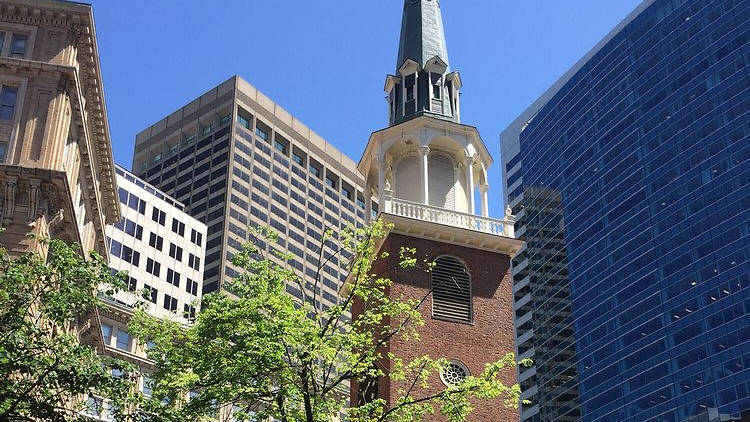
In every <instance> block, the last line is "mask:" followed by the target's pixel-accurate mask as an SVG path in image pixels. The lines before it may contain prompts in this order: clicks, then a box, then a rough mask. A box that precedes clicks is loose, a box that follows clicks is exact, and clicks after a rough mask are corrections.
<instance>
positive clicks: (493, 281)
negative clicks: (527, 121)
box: [350, 0, 522, 421]
mask: <svg viewBox="0 0 750 422" xmlns="http://www.w3.org/2000/svg"><path fill="white" fill-rule="evenodd" d="M402 22H403V23H402V26H401V38H400V43H399V52H398V59H397V64H396V66H397V67H396V72H395V73H394V74H393V75H388V76H387V77H386V84H385V91H386V94H387V101H388V105H389V107H388V110H389V119H388V121H389V126H388V127H387V128H385V129H382V130H379V131H376V132H374V133H372V135H371V136H370V139H369V142H368V144H367V147H366V149H365V151H364V153H363V155H362V159H361V160H360V162H359V171H360V172H361V173H362V174H363V175H364V176H365V180H366V183H365V185H366V186H367V188H366V189H365V191H373V192H375V194H376V195H375V196H376V198H377V201H376V204H377V206H378V210H379V214H378V215H379V218H381V219H383V220H385V221H387V222H390V223H392V224H393V227H392V229H390V231H389V233H388V234H387V236H386V237H385V239H384V240H383V243H382V245H379V248H380V249H379V250H380V251H381V252H386V253H387V254H386V258H382V259H378V260H376V261H375V263H374V265H373V267H374V273H376V274H384V275H385V276H387V277H389V278H390V279H391V280H392V281H393V285H392V286H390V287H389V292H388V293H389V295H390V296H391V297H393V298H407V299H412V300H417V301H420V300H424V302H423V303H422V306H421V307H420V308H419V311H420V312H421V313H422V316H423V318H424V326H423V327H421V328H418V331H419V333H420V340H419V341H415V340H414V339H406V340H405V339H403V338H401V336H398V335H397V336H393V338H391V339H389V340H388V341H387V342H386V345H385V346H384V349H386V350H387V351H388V352H389V353H392V354H393V355H395V356H396V357H398V358H399V359H403V361H404V362H411V361H412V360H414V359H417V358H418V357H421V356H424V355H429V356H431V357H434V358H438V357H441V358H446V359H448V360H449V361H450V364H449V365H447V366H446V367H445V368H443V369H442V370H441V371H440V373H439V374H435V375H434V376H432V377H431V378H430V379H428V380H425V383H426V384H427V385H426V386H425V385H422V382H421V381H420V382H419V383H417V382H416V380H414V382H415V384H414V385H411V388H410V386H409V385H410V383H411V382H412V380H410V379H405V380H398V379H395V378H391V377H388V376H383V377H373V378H372V379H360V380H357V381H356V382H352V385H351V394H350V401H351V403H352V404H353V405H357V404H362V403H366V402H368V401H371V400H373V399H375V398H379V399H383V400H384V401H385V403H386V405H387V406H395V405H396V404H397V403H398V400H399V396H400V394H402V393H401V392H403V391H407V390H408V391H409V392H410V394H411V396H410V397H411V399H414V400H419V399H420V398H424V397H425V396H428V395H429V394H431V393H435V392H436V391H440V389H444V388H447V387H451V386H455V385H457V384H458V383H460V382H461V381H463V379H465V378H466V377H467V376H469V375H478V374H480V373H481V372H482V371H483V370H484V368H485V365H486V364H488V363H491V362H494V361H496V360H499V359H501V358H502V357H503V356H504V355H505V354H506V353H507V352H510V351H511V350H512V348H513V337H512V336H513V329H512V326H513V320H512V299H511V277H510V260H511V258H512V257H513V256H514V255H515V254H516V252H517V251H518V250H519V248H520V246H521V243H522V242H520V241H518V240H516V239H514V238H513V222H512V216H510V215H507V214H506V216H505V219H504V220H497V219H492V218H490V217H489V215H488V214H489V207H488V201H487V200H488V189H489V184H488V181H487V170H488V169H489V167H490V166H491V165H492V157H491V156H490V154H489V153H488V151H487V148H486V146H485V144H484V142H483V141H482V138H481V137H480V135H479V132H478V130H477V129H476V128H475V127H473V126H469V125H466V124H462V123H461V116H460V112H459V110H460V104H459V103H460V97H459V91H460V89H461V77H460V75H459V73H458V72H456V71H452V70H451V68H450V65H449V60H448V53H447V48H446V41H445V35H444V30H443V19H442V15H441V10H440V4H439V2H437V1H432V0H419V1H416V0H406V1H404V7H403V20H402ZM477 192H479V194H478V193H477ZM478 195H481V210H477V209H475V203H476V202H477V200H476V199H478V198H477V196H478ZM402 247H407V248H416V253H417V257H418V260H419V259H425V260H427V261H428V262H433V263H434V264H435V267H434V268H433V269H432V270H431V271H430V272H425V271H423V270H421V269H412V268H407V269H404V268H401V267H400V266H399V251H400V250H401V248H402ZM377 255H380V253H378V254H377ZM365 305H366V304H363V303H358V304H357V305H356V306H355V308H354V309H353V311H352V314H353V318H357V315H359V314H360V313H361V310H362V309H363V306H365ZM378 367H379V368H382V370H383V371H384V372H385V373H386V375H387V374H388V373H389V371H390V370H391V369H392V368H394V361H393V360H392V359H390V358H383V360H382V362H380V364H379V365H378ZM515 375H516V374H515V371H514V369H513V368H509V369H508V372H507V373H505V374H501V377H502V379H503V381H504V382H505V383H506V385H512V384H514V383H515ZM415 386H416V387H415ZM471 419H472V420H481V421H516V420H517V419H518V412H517V410H516V409H512V408H510V409H509V408H506V407H505V406H504V404H503V400H502V399H496V400H480V401H478V402H477V403H476V406H475V409H474V411H473V412H472V415H471ZM424 420H425V421H439V420H444V419H443V418H442V417H441V416H439V415H427V416H426V417H425V419H424Z"/></svg>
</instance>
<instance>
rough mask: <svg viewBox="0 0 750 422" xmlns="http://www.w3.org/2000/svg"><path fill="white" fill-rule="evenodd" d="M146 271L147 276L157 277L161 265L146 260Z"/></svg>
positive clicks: (149, 259) (151, 260)
mask: <svg viewBox="0 0 750 422" xmlns="http://www.w3.org/2000/svg"><path fill="white" fill-rule="evenodd" d="M146 271H147V272H148V273H149V274H153V275H155V276H157V277H159V275H160V274H161V263H159V262H156V261H154V260H153V259H151V258H148V259H147V260H146Z"/></svg>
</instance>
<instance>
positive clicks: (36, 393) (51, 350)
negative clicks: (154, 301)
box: [0, 239, 132, 422]
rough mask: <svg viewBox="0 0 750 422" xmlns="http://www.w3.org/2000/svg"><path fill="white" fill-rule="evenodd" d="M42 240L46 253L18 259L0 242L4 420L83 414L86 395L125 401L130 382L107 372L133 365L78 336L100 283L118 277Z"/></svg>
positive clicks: (98, 261)
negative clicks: (101, 351) (108, 355)
mask: <svg viewBox="0 0 750 422" xmlns="http://www.w3.org/2000/svg"><path fill="white" fill-rule="evenodd" d="M40 242H42V243H43V244H45V245H47V246H48V256H47V257H46V259H45V258H44V257H42V256H40V255H39V254H36V253H28V254H25V255H22V256H20V257H18V258H15V259H13V258H11V257H10V256H9V255H8V253H7V251H6V250H5V249H2V248H0V420H3V421H40V420H43V421H55V422H71V421H78V420H84V418H82V417H81V416H80V412H81V411H82V410H84V406H85V403H83V402H84V401H83V400H82V399H83V398H86V397H88V396H92V397H107V398H109V399H111V400H112V402H113V403H116V404H118V403H119V404H125V403H126V402H127V401H128V398H127V396H128V391H129V389H130V383H129V381H128V380H127V379H126V378H115V377H113V376H112V375H111V372H110V371H111V369H112V368H117V369H119V370H122V371H132V368H130V367H129V366H128V365H125V364H124V363H122V362H118V361H115V360H110V359H108V358H104V357H100V356H98V355H97V353H96V350H94V349H93V348H91V347H89V346H87V345H84V344H81V342H80V341H79V337H78V335H77V334H78V333H77V331H78V327H79V323H80V322H81V321H82V320H83V319H85V318H89V317H92V316H94V315H95V308H96V306H97V304H98V300H97V297H96V292H97V289H98V288H99V286H104V285H111V286H115V285H116V284H117V282H116V280H115V279H114V278H113V277H112V276H111V274H110V271H109V269H108V268H107V265H106V263H105V262H104V260H103V259H102V258H101V257H99V256H97V255H96V254H92V256H91V259H90V260H86V259H84V258H83V257H82V256H80V255H79V254H78V253H77V252H76V250H75V249H74V248H72V247H70V246H68V245H66V244H65V243H64V242H62V241H58V240H48V239H42V240H40ZM95 329H96V330H98V329H99V328H98V327H96V328H95Z"/></svg>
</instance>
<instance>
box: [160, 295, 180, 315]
mask: <svg viewBox="0 0 750 422" xmlns="http://www.w3.org/2000/svg"><path fill="white" fill-rule="evenodd" d="M163 306H164V309H166V310H168V311H171V312H174V311H176V310H177V299H176V298H173V297H172V296H170V295H167V294H165V295H164V305H163Z"/></svg>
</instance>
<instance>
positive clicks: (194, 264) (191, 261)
mask: <svg viewBox="0 0 750 422" xmlns="http://www.w3.org/2000/svg"><path fill="white" fill-rule="evenodd" d="M188 266H189V267H190V268H192V269H194V270H196V271H199V270H200V268H201V259H200V258H198V257H197V256H195V255H193V254H190V255H188Z"/></svg>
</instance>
